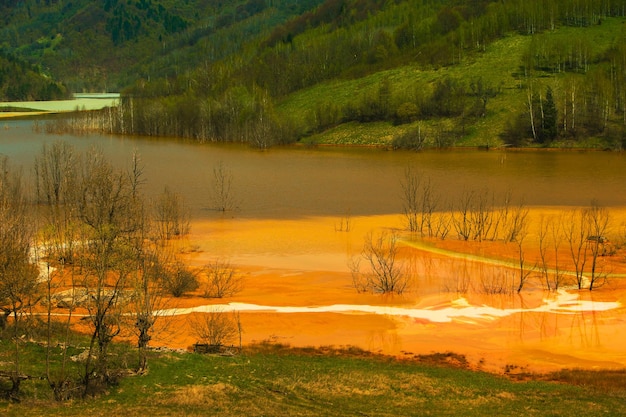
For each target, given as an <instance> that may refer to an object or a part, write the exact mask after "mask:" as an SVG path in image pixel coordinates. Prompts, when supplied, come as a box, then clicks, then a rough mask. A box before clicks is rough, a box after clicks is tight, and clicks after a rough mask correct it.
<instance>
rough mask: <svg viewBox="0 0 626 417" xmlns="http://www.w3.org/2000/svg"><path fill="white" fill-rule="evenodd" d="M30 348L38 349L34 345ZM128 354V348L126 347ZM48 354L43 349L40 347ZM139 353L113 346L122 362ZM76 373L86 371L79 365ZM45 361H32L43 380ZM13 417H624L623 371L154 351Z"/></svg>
mask: <svg viewBox="0 0 626 417" xmlns="http://www.w3.org/2000/svg"><path fill="white" fill-rule="evenodd" d="M31 348H34V346H32V347H31ZM120 348H122V349H121V350H120ZM39 349H41V348H39ZM128 355H132V352H130V351H125V350H124V349H123V347H122V346H118V347H117V348H116V349H115V355H114V358H115V359H114V360H115V362H116V363H123V362H124V361H130V362H132V361H133V360H134V359H133V357H132V356H128ZM72 366H79V365H78V364H76V365H74V364H73V365H72ZM41 367H42V365H41V364H39V365H37V361H33V362H26V361H25V362H24V368H26V369H25V370H26V371H29V372H31V373H34V372H36V369H38V370H39V372H41V373H43V372H44V371H43V369H42V368H41ZM22 389H23V390H24V391H25V392H26V394H27V395H24V396H23V397H22V398H23V401H22V402H21V403H19V404H10V403H7V402H5V401H1V400H0V413H2V414H3V415H5V416H39V415H41V414H42V413H45V414H46V415H47V416H83V415H98V416H100V415H102V416H104V415H107V416H128V417H130V416H145V415H151V416H166V415H167V416H205V415H207V414H211V415H212V414H219V415H222V416H241V415H247V416H261V415H273V416H294V415H299V416H357V415H367V416H398V415H402V416H422V415H439V416H441V415H458V416H484V415H498V416H522V415H523V416H544V415H562V416H592V415H594V416H595V415H611V416H619V415H626V412H625V411H624V409H623V406H622V405H623V402H624V400H625V399H626V392H625V391H624V374H623V373H622V372H611V371H604V372H585V371H564V372H561V373H559V374H552V375H543V376H534V377H530V378H529V377H528V376H526V377H524V378H522V379H520V380H518V381H516V380H512V379H509V378H506V377H502V376H496V375H491V374H487V373H483V372H480V371H472V370H469V369H465V365H464V360H463V357H460V356H457V355H454V354H437V355H432V356H422V357H419V358H413V359H409V360H405V361H400V360H394V359H391V358H384V357H376V356H369V355H367V354H363V352H359V351H355V350H347V351H344V352H340V351H334V350H329V349H324V350H319V351H316V350H312V349H301V350H293V351H292V350H289V349H284V348H281V347H280V346H272V345H262V346H259V347H257V348H255V350H251V351H248V352H247V353H244V354H243V355H235V356H211V355H198V354H180V353H167V352H164V353H153V354H152V355H151V357H150V371H149V372H148V373H147V374H145V375H141V376H138V375H134V376H133V375H126V376H125V377H123V378H122V379H121V380H120V381H119V384H118V385H117V386H115V387H112V388H111V389H110V391H109V392H107V393H105V394H103V395H101V396H98V397H96V398H90V399H87V400H84V401H83V400H74V401H72V402H70V403H66V402H63V403H57V402H55V401H54V400H52V399H51V398H50V396H51V394H50V390H49V389H47V387H45V382H44V381H37V380H29V381H25V382H23V384H22Z"/></svg>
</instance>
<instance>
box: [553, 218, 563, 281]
mask: <svg viewBox="0 0 626 417" xmlns="http://www.w3.org/2000/svg"><path fill="white" fill-rule="evenodd" d="M550 232H551V233H550V234H551V235H552V250H553V252H554V272H553V280H552V289H553V290H555V291H556V290H558V289H559V287H560V286H561V284H562V283H563V281H564V276H565V274H564V273H563V271H561V265H560V262H559V260H560V257H559V254H560V247H561V243H562V240H563V217H562V216H559V220H558V221H553V222H551V223H550Z"/></svg>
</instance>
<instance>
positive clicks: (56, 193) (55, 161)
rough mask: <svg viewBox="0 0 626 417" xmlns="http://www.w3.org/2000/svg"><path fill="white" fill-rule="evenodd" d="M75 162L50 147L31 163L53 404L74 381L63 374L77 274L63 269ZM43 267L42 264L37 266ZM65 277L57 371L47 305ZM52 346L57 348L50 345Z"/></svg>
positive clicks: (65, 147)
mask: <svg viewBox="0 0 626 417" xmlns="http://www.w3.org/2000/svg"><path fill="white" fill-rule="evenodd" d="M79 160H80V159H79V158H78V157H77V156H76V155H75V152H74V148H73V147H72V146H70V145H69V144H67V143H66V142H55V143H53V144H52V145H51V146H48V145H45V144H44V146H43V147H42V150H41V154H40V155H38V156H37V157H36V158H35V166H34V171H35V190H36V199H37V202H39V204H40V210H39V211H38V212H39V213H40V214H41V217H42V223H43V226H44V227H43V228H42V231H41V236H40V243H39V244H38V246H37V256H38V258H39V259H40V265H41V264H42V263H45V267H46V271H45V284H46V305H47V326H46V327H47V343H46V345H47V346H46V378H47V381H48V384H49V385H50V387H51V388H52V391H53V394H54V397H55V399H56V400H58V401H64V400H67V399H69V398H70V397H71V396H72V395H73V394H74V393H75V392H76V390H75V388H76V387H77V381H73V380H72V377H71V375H70V374H69V372H68V370H67V360H68V355H67V350H68V344H69V340H70V335H71V330H70V324H71V322H72V316H73V313H74V309H75V307H76V301H77V300H76V292H77V287H76V284H77V283H76V280H75V277H76V274H75V269H74V268H69V269H67V268H66V267H67V266H68V265H71V264H72V263H73V262H74V259H75V251H76V250H77V248H78V246H79V245H78V244H77V230H78V227H79V225H78V222H77V221H76V218H75V216H76V210H75V208H76V196H77V195H76V188H77V181H76V180H77V178H76V174H77V169H78V167H79ZM42 261H43V262H42ZM67 273H69V280H70V282H69V286H70V288H71V289H70V291H69V293H67V294H66V295H64V296H63V298H62V300H60V302H61V304H62V305H64V306H65V307H66V308H67V309H68V314H67V319H66V320H65V322H64V324H63V329H64V332H63V333H62V334H63V335H62V336H61V342H60V345H61V347H62V348H61V349H62V354H61V367H60V369H57V370H54V371H53V370H52V368H51V366H50V364H51V354H52V348H53V340H52V314H51V313H52V304H53V302H54V301H55V300H57V299H58V298H57V297H56V296H54V293H55V292H56V290H57V289H58V287H60V286H64V285H65V286H67V285H68V283H67V282H63V280H64V279H65V278H66V275H68V274H67ZM54 344H55V345H56V342H55V343H54Z"/></svg>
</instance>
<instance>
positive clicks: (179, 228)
mask: <svg viewBox="0 0 626 417" xmlns="http://www.w3.org/2000/svg"><path fill="white" fill-rule="evenodd" d="M154 223H155V226H156V237H157V239H159V241H160V242H161V243H164V242H165V241H168V240H170V239H173V238H175V237H182V236H185V235H187V234H188V233H189V229H190V226H189V210H188V209H187V207H185V203H184V201H183V198H182V196H181V195H180V194H178V193H175V192H172V191H170V189H169V188H168V187H165V189H164V190H163V193H161V195H160V196H159V197H158V198H157V199H156V200H155V202H154Z"/></svg>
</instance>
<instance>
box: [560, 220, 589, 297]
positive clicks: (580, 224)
mask: <svg viewBox="0 0 626 417" xmlns="http://www.w3.org/2000/svg"><path fill="white" fill-rule="evenodd" d="M586 215H587V214H586V212H585V211H583V210H575V211H572V212H571V213H570V214H569V216H568V218H566V219H565V223H566V224H568V227H567V228H564V234H565V240H567V243H568V247H569V252H570V256H571V259H572V262H573V263H574V269H575V273H576V285H577V286H578V289H581V288H582V287H583V285H584V276H583V273H584V270H585V265H586V263H587V251H588V245H587V237H588V236H589V231H588V227H589V225H588V223H587V221H586Z"/></svg>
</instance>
